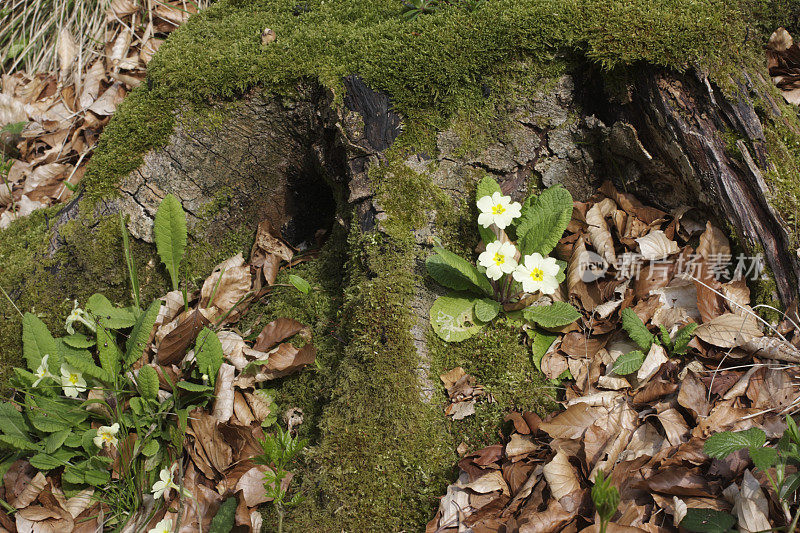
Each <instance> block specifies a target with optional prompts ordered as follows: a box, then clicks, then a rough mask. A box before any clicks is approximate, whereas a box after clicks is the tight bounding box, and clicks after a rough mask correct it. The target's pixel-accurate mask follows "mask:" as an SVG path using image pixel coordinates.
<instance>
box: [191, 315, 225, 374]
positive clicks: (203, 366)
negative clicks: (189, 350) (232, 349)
mask: <svg viewBox="0 0 800 533" xmlns="http://www.w3.org/2000/svg"><path fill="white" fill-rule="evenodd" d="M194 357H195V359H196V360H197V369H198V370H200V373H201V374H206V375H207V376H208V381H209V383H210V384H211V385H212V386H213V385H214V383H216V382H217V372H219V367H221V366H222V361H223V359H224V358H225V354H224V352H223V351H222V343H221V342H220V341H219V338H218V337H217V334H216V333H214V332H213V331H211V330H210V329H208V328H203V330H202V331H201V332H200V334H199V335H198V336H197V341H196V342H195V345H194Z"/></svg>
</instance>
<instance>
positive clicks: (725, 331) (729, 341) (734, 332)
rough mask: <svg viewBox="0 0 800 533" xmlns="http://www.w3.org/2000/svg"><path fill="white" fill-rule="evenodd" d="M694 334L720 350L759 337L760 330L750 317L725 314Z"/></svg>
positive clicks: (702, 326) (700, 327) (760, 334)
mask: <svg viewBox="0 0 800 533" xmlns="http://www.w3.org/2000/svg"><path fill="white" fill-rule="evenodd" d="M694 334H695V335H696V336H697V337H698V338H700V339H702V340H704V341H705V342H707V343H709V344H713V345H714V346H719V347H720V348H735V347H737V346H742V345H744V344H747V343H748V342H750V341H752V340H753V339H755V338H757V337H761V336H762V333H761V328H759V327H758V322H757V321H756V320H755V318H753V317H752V316H751V315H745V316H739V315H735V314H733V313H725V314H723V315H720V316H718V317H716V318H714V319H712V320H711V321H710V322H707V323H705V324H702V325H701V326H699V327H698V328H697V329H696V330H695V331H694Z"/></svg>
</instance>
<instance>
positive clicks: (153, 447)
mask: <svg viewBox="0 0 800 533" xmlns="http://www.w3.org/2000/svg"><path fill="white" fill-rule="evenodd" d="M159 448H160V446H159V445H158V441H157V440H149V441H147V444H145V445H144V446H142V455H144V456H145V457H152V456H154V455H155V454H156V453H157V452H158V450H159Z"/></svg>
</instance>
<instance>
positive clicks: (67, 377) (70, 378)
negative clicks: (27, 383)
mask: <svg viewBox="0 0 800 533" xmlns="http://www.w3.org/2000/svg"><path fill="white" fill-rule="evenodd" d="M48 359H50V354H45V355H44V357H42V362H41V364H40V365H39V368H37V369H36V373H35V375H36V381H34V382H33V386H34V387H36V386H38V385H39V383H41V382H42V381H43V380H44V379H46V378H49V379H52V380H55V381H57V382H60V383H61V388H62V389H63V390H64V394H65V395H66V396H69V397H70V398H77V397H78V393H81V392H86V380H85V379H83V374H81V373H80V372H79V371H78V370H77V369H76V368H74V367H72V366H71V365H69V364H67V363H63V364H62V365H61V376H60V377H57V376H54V375H53V374H51V373H50V370H49V368H48V366H47V360H48Z"/></svg>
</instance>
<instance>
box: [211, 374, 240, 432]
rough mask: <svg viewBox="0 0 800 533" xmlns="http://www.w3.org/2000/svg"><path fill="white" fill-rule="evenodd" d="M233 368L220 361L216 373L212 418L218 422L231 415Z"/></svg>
mask: <svg viewBox="0 0 800 533" xmlns="http://www.w3.org/2000/svg"><path fill="white" fill-rule="evenodd" d="M235 370H236V369H235V368H234V367H233V366H232V365H229V364H227V363H222V366H220V368H219V373H218V374H217V382H216V389H215V390H214V393H215V394H216V397H217V399H216V400H215V401H214V413H213V414H214V418H216V419H217V420H218V421H219V422H227V421H228V420H230V419H231V416H233V395H234V389H233V375H234V372H235Z"/></svg>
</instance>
